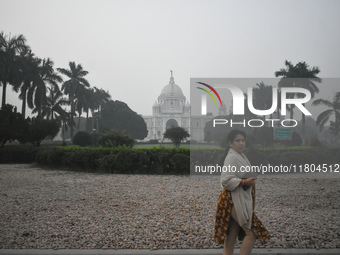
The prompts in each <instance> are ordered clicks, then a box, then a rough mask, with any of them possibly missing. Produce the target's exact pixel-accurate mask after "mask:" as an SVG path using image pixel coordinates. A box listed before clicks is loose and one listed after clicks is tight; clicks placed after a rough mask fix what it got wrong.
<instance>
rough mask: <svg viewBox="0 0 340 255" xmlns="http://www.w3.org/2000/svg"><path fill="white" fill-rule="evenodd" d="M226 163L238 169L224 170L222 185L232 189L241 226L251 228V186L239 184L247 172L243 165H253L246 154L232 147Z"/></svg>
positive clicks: (232, 196) (227, 165)
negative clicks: (245, 187) (247, 187)
mask: <svg viewBox="0 0 340 255" xmlns="http://www.w3.org/2000/svg"><path fill="white" fill-rule="evenodd" d="M224 165H225V166H226V167H227V169H229V166H230V169H232V167H234V169H236V172H232V171H229V172H222V174H221V185H222V187H223V188H225V189H226V190H229V191H231V198H232V200H233V203H234V206H235V211H236V215H237V218H238V220H239V223H240V226H245V227H247V228H248V229H250V228H251V218H252V213H253V204H252V196H251V188H249V189H247V190H244V189H243V188H242V187H241V186H239V184H240V181H241V178H244V177H245V175H246V172H241V171H240V168H241V166H247V165H248V166H251V165H250V162H249V160H248V159H247V157H246V155H244V154H243V153H242V154H239V153H238V152H236V151H235V150H234V149H232V148H230V150H229V153H228V155H227V157H226V158H225V160H224Z"/></svg>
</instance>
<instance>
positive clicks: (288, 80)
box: [204, 60, 340, 146]
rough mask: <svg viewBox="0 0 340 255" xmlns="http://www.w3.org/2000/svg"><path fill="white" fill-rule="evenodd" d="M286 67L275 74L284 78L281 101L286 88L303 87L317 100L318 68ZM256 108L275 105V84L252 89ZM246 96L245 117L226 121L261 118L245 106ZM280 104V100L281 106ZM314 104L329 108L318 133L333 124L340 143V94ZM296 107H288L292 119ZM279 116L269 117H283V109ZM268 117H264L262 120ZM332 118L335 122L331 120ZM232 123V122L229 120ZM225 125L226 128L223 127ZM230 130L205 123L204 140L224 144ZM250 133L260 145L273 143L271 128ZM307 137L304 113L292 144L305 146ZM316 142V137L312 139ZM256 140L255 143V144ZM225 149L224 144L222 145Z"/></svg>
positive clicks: (319, 121)
mask: <svg viewBox="0 0 340 255" xmlns="http://www.w3.org/2000/svg"><path fill="white" fill-rule="evenodd" d="M285 66H286V67H285V68H281V69H280V70H279V71H276V72H275V76H276V77H281V79H280V81H279V83H278V93H279V96H278V98H280V97H281V96H280V93H281V89H282V88H284V87H295V88H304V89H307V90H309V91H310V93H311V98H314V97H315V95H316V94H317V93H318V92H319V88H318V86H317V83H320V82H321V78H319V77H318V76H317V75H318V74H319V72H320V70H319V68H318V67H312V68H310V67H309V66H308V64H307V63H306V62H299V63H297V64H296V65H293V64H292V63H291V62H290V61H287V60H286V61H285ZM304 96H305V95H304V94H301V93H287V97H288V98H290V99H292V98H301V97H304ZM252 97H253V105H254V108H256V109H258V110H267V109H269V108H270V107H271V106H272V103H273V102H272V85H268V84H265V83H264V82H261V83H257V84H256V85H255V87H254V88H253V95H252ZM246 101H247V97H246V95H245V114H244V116H241V117H240V116H234V115H232V114H229V115H227V116H223V118H224V119H227V120H228V121H229V120H230V119H233V120H234V121H235V122H238V121H241V119H242V120H243V119H246V120H249V119H254V118H257V119H258V118H259V117H258V116H256V115H254V114H253V113H251V112H250V111H249V109H248V107H247V104H246ZM280 103H281V102H279V101H278V104H280ZM312 105H315V106H317V105H324V106H327V107H328V109H327V110H325V111H324V112H322V113H320V114H319V115H318V117H317V119H316V125H317V126H318V127H319V131H321V130H322V129H323V128H324V126H325V125H326V123H328V121H329V122H330V126H329V132H330V133H331V134H333V135H334V137H335V142H339V132H340V91H339V92H336V93H335V94H334V98H333V100H331V101H329V100H325V99H317V100H314V101H313V103H312ZM294 106H295V105H287V110H288V111H289V113H290V119H293V117H294ZM275 115H276V116H270V118H277V119H279V115H280V107H279V105H278V107H277V111H276V113H275ZM265 117H266V116H263V120H264V119H265ZM332 117H333V119H332V120H330V119H331V118H332ZM220 118H222V116H217V117H216V119H220ZM229 123H230V121H229ZM222 126H223V127H222ZM231 129H232V128H230V127H225V126H224V125H221V126H220V127H218V126H217V127H214V128H213V120H211V121H210V122H207V123H206V126H205V129H204V139H205V141H207V142H220V143H222V144H223V137H224V136H226V134H227V133H228V132H229V131H230V130H231ZM246 129H248V130H247V131H248V132H249V133H252V134H253V139H255V140H257V141H256V142H257V143H261V144H262V145H263V146H268V145H270V144H272V142H273V141H272V140H273V137H272V129H273V128H269V127H267V126H264V127H262V128H255V129H252V128H249V127H248V128H246ZM305 134H306V117H305V114H302V119H301V128H299V134H298V133H296V132H293V141H292V142H291V145H300V144H302V143H304V144H306V143H307V137H306V136H305ZM312 139H314V138H312ZM255 140H254V141H255ZM223 146H225V144H223Z"/></svg>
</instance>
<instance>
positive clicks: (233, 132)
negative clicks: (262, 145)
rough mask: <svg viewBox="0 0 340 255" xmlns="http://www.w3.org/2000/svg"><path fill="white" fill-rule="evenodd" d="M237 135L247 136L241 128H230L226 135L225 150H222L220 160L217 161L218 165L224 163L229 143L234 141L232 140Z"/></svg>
mask: <svg viewBox="0 0 340 255" xmlns="http://www.w3.org/2000/svg"><path fill="white" fill-rule="evenodd" d="M237 135H242V136H243V137H244V138H246V137H247V136H246V132H244V131H243V130H239V129H233V130H231V131H230V132H229V133H228V136H227V142H228V146H227V148H226V149H225V151H224V153H223V155H222V156H221V158H220V160H219V161H218V164H219V165H220V166H222V165H223V164H224V160H225V157H226V156H227V155H228V152H229V149H230V146H229V143H232V142H234V140H235V138H236V136H237Z"/></svg>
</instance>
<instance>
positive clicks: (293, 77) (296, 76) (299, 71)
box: [275, 60, 321, 142]
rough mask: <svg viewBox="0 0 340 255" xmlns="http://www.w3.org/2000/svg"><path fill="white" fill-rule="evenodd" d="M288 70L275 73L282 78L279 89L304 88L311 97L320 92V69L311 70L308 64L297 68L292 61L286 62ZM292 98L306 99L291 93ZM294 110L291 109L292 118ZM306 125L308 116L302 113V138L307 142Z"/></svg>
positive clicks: (302, 64)
mask: <svg viewBox="0 0 340 255" xmlns="http://www.w3.org/2000/svg"><path fill="white" fill-rule="evenodd" d="M285 65H286V68H281V69H280V70H279V71H276V72H275V76H276V77H282V78H281V80H280V81H279V87H280V88H282V87H297V88H304V89H307V90H309V91H310V93H311V97H312V98H314V96H315V94H316V93H318V92H319V88H318V87H317V85H316V84H315V83H320V82H321V79H320V78H319V77H317V75H318V74H319V73H320V69H319V68H318V67H312V68H309V66H308V65H307V63H306V62H299V63H297V64H296V65H295V66H294V65H293V64H292V63H291V62H290V61H287V60H286V61H285ZM287 96H288V97H290V98H295V97H300V98H301V97H304V96H305V95H304V94H301V93H290V94H288V95H287ZM292 111H293V108H292V107H291V116H292V115H293V113H292ZM305 123H306V116H305V115H304V114H303V113H302V137H303V140H304V142H305Z"/></svg>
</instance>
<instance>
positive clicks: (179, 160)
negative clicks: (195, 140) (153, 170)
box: [170, 153, 190, 174]
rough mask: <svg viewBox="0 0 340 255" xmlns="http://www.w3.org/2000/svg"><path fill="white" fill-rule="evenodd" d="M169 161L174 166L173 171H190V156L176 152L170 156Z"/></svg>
mask: <svg viewBox="0 0 340 255" xmlns="http://www.w3.org/2000/svg"><path fill="white" fill-rule="evenodd" d="M170 163H171V164H172V165H173V166H174V173H176V174H188V173H189V172H190V157H188V156H187V155H185V154H183V153H177V154H175V155H173V156H172V157H171V158H170Z"/></svg>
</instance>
